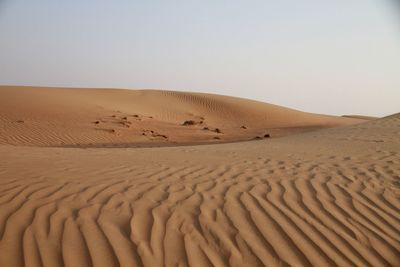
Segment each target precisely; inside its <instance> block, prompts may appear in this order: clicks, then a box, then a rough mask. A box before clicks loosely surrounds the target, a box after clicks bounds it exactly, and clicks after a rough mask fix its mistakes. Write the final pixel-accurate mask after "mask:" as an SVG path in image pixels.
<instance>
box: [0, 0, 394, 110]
mask: <svg viewBox="0 0 400 267" xmlns="http://www.w3.org/2000/svg"><path fill="white" fill-rule="evenodd" d="M0 84H3V85H4V84H8V85H37V86H68V87H103V88H104V87H106V88H160V89H171V90H172V89H176V90H182V91H198V92H210V93H218V94H225V95H233V96H239V97H246V98H251V99H256V100H260V101H264V102H269V103H274V104H278V105H283V106H287V107H292V108H296V109H300V110H304V111H309V112H317V113H326V114H338V115H340V114H365V115H372V116H383V115H389V114H392V113H395V112H400V5H398V1H397V0H334V1H324V0H282V1H272V0H254V1H244V0H242V1H238V0H229V1H228V0H217V1H215V0H214V1H211V0H203V1H192V0H185V1H183V0H181V1H178V0H169V1H161V0H159V1H156V0H152V1H134V0H119V1H109V0H68V1H54V0H35V1H28V0H0Z"/></svg>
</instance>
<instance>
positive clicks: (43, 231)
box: [0, 89, 400, 267]
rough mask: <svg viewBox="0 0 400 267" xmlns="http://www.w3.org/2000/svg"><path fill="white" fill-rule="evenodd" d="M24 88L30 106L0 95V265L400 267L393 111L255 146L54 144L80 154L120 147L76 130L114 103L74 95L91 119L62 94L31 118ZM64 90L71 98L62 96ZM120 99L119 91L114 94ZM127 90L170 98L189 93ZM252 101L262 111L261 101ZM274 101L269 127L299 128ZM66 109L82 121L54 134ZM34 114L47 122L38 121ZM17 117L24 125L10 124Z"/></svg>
mask: <svg viewBox="0 0 400 267" xmlns="http://www.w3.org/2000/svg"><path fill="white" fill-rule="evenodd" d="M21 90H26V92H27V94H29V93H32V97H29V96H26V99H27V100H31V102H29V101H27V103H26V106H22V105H21V106H20V103H19V102H18V101H19V97H20V96H15V98H14V99H10V98H9V99H8V101H5V100H4V99H3V95H4V92H7V94H9V95H12V94H11V93H10V92H11V91H12V90H11V89H6V90H5V91H4V92H2V93H0V94H2V98H1V102H2V103H1V107H0V108H1V109H2V111H1V131H0V133H1V136H0V138H1V140H2V141H1V145H0V155H1V160H0V266H73V267H74V266H127V267H130V266H399V262H400V212H399V211H400V114H397V115H393V116H390V117H386V118H383V119H377V120H372V121H368V122H364V123H358V124H353V125H348V126H340V127H336V128H331V129H323V130H318V131H312V132H308V133H302V134H297V135H291V136H286V137H282V138H270V139H264V140H259V141H248V142H237V143H226V144H208V145H201V146H179V147H151V148H122V147H119V148H106V147H95V148H78V147H59V143H58V140H60V139H61V140H64V141H63V142H66V144H68V145H74V146H75V145H77V144H78V143H79V142H81V141H84V140H87V143H85V144H88V143H93V144H104V143H106V141H107V140H108V141H113V140H114V139H112V138H109V139H107V138H105V137H104V139H102V138H103V137H102V135H101V134H97V132H96V130H93V131H92V130H86V131H85V130H82V136H75V135H72V134H76V133H78V132H79V130H81V129H84V128H85V127H86V126H85V125H86V124H83V121H86V118H87V119H88V122H89V123H90V121H91V120H92V119H100V118H97V117H96V118H95V117H93V118H92V117H90V116H92V115H91V114H92V113H91V114H90V115H88V114H86V113H90V108H93V107H95V106H96V105H99V110H102V109H104V106H105V105H106V104H107V103H108V102H107V97H108V96H107V97H104V103H103V104H98V102H96V103H94V102H90V99H89V97H88V99H82V103H84V102H86V101H88V103H87V106H88V110H89V111H88V110H86V111H85V110H69V109H70V108H71V105H77V108H78V107H79V108H82V106H81V105H83V104H81V103H80V102H79V101H77V102H74V101H67V100H68V99H66V101H65V105H66V106H65V105H63V101H61V99H60V100H59V102H56V104H54V107H53V106H50V105H51V103H52V101H53V100H54V98H56V97H55V96H54V95H51V97H50V96H49V98H48V99H42V100H41V101H43V103H46V105H47V106H42V107H39V106H35V108H36V107H37V108H38V109H37V110H35V112H28V111H29V110H31V111H32V109H31V108H32V105H33V104H32V103H34V102H35V101H36V100H35V96H34V95H35V93H33V89H32V90H31V89H21ZM46 90H47V89H46ZM48 90H50V89H48ZM17 91H19V90H17ZM41 92H44V91H41ZM48 92H50V91H48ZM62 92H65V97H66V98H67V96H68V95H69V93H67V92H66V90H65V91H63V90H62ZM86 92H88V91H85V90H82V91H77V94H78V95H80V96H81V95H85V94H86ZM106 92H107V95H108V94H110V95H112V94H111V93H108V91H106ZM19 93H20V92H19ZM120 93H121V94H122V93H125V91H122V92H120V91H118V92H117V93H116V94H120ZM21 94H22V93H21ZM23 94H25V92H24V93H23ZM41 94H42V96H43V97H44V96H46V93H41ZM49 94H50V93H49ZM87 94H88V95H89V94H92V93H91V92H90V93H89V92H88V93H87ZM129 94H130V93H129ZM133 94H139V95H142V94H143V95H147V94H156V95H160V94H162V95H166V98H171V99H176V98H178V99H179V97H180V96H182V98H183V99H186V98H185V97H186V96H187V95H188V97H189V96H191V95H192V94H183V93H182V95H180V94H181V93H162V92H160V91H157V92H134V93H133ZM71 95H72V93H71ZM195 96H199V98H200V99H203V98H202V97H210V98H212V96H203V95H201V96H200V95H195ZM71 98H72V96H71ZM189 98H190V97H189ZM216 98H217V99H219V97H216ZM38 99H39V97H38ZM99 99H100V97H99ZM221 99H223V100H224V101H225V100H226V101H228V100H229V99H231V98H224V97H221ZM96 100H98V99H96ZM121 100H123V99H121ZM54 101H55V100H54ZM126 101H127V102H126V109H125V108H123V106H124V105H123V104H121V107H117V103H116V102H115V103H114V102H112V100H110V103H114V104H115V109H116V110H117V109H118V110H120V111H121V112H125V113H126V114H128V113H130V110H128V103H129V100H126ZM149 101H150V100H149ZM182 101H184V103H190V101H189V100H182ZM185 101H188V102H185ZM221 101H222V100H221ZM232 101H238V102H240V103H246V101H245V100H238V99H232ZM224 103H225V102H224ZM240 103H236V102H235V104H238V105H239V104H240ZM256 103H258V102H256ZM3 104H5V105H6V106H3ZM114 104H109V105H110V106H112V105H114ZM7 105H8V106H7ZM160 105H162V103H161V102H160ZM221 105H222V104H221ZM255 105H256V107H255V109H256V108H260V107H259V106H257V105H260V106H263V105H265V104H261V103H260V104H255ZM49 106H50V107H49ZM100 106H101V108H100ZM190 106H191V104H187V107H190ZM6 107H7V108H12V109H11V110H7V109H6ZM145 107H146V105H143V109H145ZM228 107H229V105H228ZM233 107H234V104H232V112H234V110H235V109H234V108H233ZM248 107H249V108H252V107H253V106H252V105H249V106H248ZM269 107H270V108H271V109H273V110H276V112H277V113H276V114H282V117H281V118H280V119H281V120H282V121H280V120H278V119H277V122H274V123H272V122H271V125H274V127H275V126H277V127H280V126H281V125H283V124H285V123H287V124H286V125H292V123H295V122H296V118H297V117H296V115H295V114H294V113H296V112H297V111H292V110H286V109H284V108H280V107H276V106H272V105H271V106H270V105H266V108H269ZM67 108H68V109H67ZM173 108H176V109H179V110H178V111H177V113H172V112H171V115H167V114H165V115H164V116H165V118H167V117H171V118H175V117H174V116H177V115H174V114H178V113H179V112H181V110H180V108H181V107H179V106H178V107H171V109H173ZM208 108H209V110H210V111H209V114H212V115H214V116H215V118H213V119H208V114H200V116H204V118H205V121H206V122H207V123H210V125H214V123H215V124H218V123H219V124H218V125H216V126H219V125H220V124H221V125H222V123H223V122H224V121H225V118H222V119H220V121H218V120H219V118H218V114H217V113H218V110H214V109H218V108H221V107H220V106H208ZM25 110H26V112H25ZM48 110H52V111H53V113H52V114H50V113H48ZM105 110H106V111H99V113H98V114H99V117H101V116H103V115H104V114H106V113H107V114H109V113H108V112H109V110H108V109H105ZM204 110H206V108H204ZM238 110H241V109H240V107H238ZM244 110H245V109H243V112H244ZM4 111H6V112H4ZM283 111H288V112H289V114H292V113H291V112H293V114H294V115H293V118H292V117H290V116H289V115H288V120H289V121H290V122H285V118H286V117H285V116H284V114H283V113H279V112H283ZM58 112H59V113H58ZM249 112H254V115H255V113H256V111H253V110H251V109H250V111H249ZM71 113H74V114H81V116H82V117H80V118H78V119H76V118H74V116H72V115H71V120H70V121H66V122H65V124H66V125H69V126H71V125H72V126H74V125H76V128H74V129H65V132H64V133H63V132H62V131H61V130H60V131H59V130H58V127H61V126H60V125H62V122H57V121H56V119H57V117H58V116H60V117H62V118H64V116H65V117H66V118H68V114H71ZM125 113H124V115H125ZM142 113H143V114H141V116H154V118H156V119H158V120H161V119H160V118H159V117H158V116H162V108H160V114H161V115H156V114H153V113H156V112H153V113H151V112H150V111H149V113H145V112H142ZM191 113H193V114H194V116H196V115H197V113H194V112H193V111H191ZM179 114H180V113H179ZM296 114H297V113H296ZM14 115H15V117H13V116H14ZM22 115H23V116H22ZM110 115H112V113H111V114H110ZM300 115H304V117H302V116H300ZM40 116H48V118H49V119H48V121H46V122H40V121H39V119H38V118H40ZM86 116H87V117H86ZM237 116H238V117H240V116H243V117H246V116H249V120H248V121H245V122H246V123H247V124H248V126H249V128H250V127H256V126H257V121H254V122H253V123H254V124H251V122H252V120H250V118H251V117H252V116H253V115H251V116H250V115H246V114H243V115H240V114H239V115H237ZM258 116H260V117H262V116H265V114H259V115H258ZM267 116H268V114H267ZM270 116H271V115H270ZM314 116H316V117H315V120H316V121H319V120H320V118H321V117H319V116H320V115H312V114H304V113H299V121H301V123H299V124H298V125H300V126H302V125H303V126H304V124H306V121H307V118H310V120H313V118H314ZM83 118H84V119H83ZM257 118H259V117H257ZM322 118H325V119H326V118H327V117H324V116H322ZM328 118H331V117H328ZM182 119H183V118H181V117H179V118H177V119H176V122H178V121H181V120H182ZM332 119H333V120H336V118H335V117H333V118H332ZM13 120H24V122H15V124H16V125H14V124H13V123H14V122H12V121H13ZM53 120H54V121H53ZM171 120H172V119H171ZM208 120H210V122H208ZM273 120H274V118H271V121H273ZM340 120H342V118H340ZM345 120H348V119H345ZM81 121H82V124H80V122H81ZM232 121H234V119H232ZM243 121H244V119H243ZM243 121H240V122H239V123H238V124H237V125H240V124H241V123H242V122H243ZM25 122H26V123H27V125H25ZM278 122H279V123H282V124H279V123H278ZM347 122H348V121H346V123H347ZM17 123H19V124H17ZM30 123H32V124H30ZM74 123H76V124H74ZM168 123H170V122H168ZM265 123H269V122H268V119H266V120H265ZM20 124H22V125H23V126H21V125H20ZM110 124H111V123H110ZM132 124H133V123H132ZM171 124H172V123H171ZM228 124H229V123H226V125H228ZM315 124H316V122H315V121H312V122H309V123H308V124H307V125H314V126H315ZM10 125H13V127H14V128H12V127H10ZM30 125H32V128H29V127H30ZM154 125H155V124H154ZM224 125H225V124H224ZM298 125H297V126H298ZM72 126H71V127H72ZM25 127H26V128H25ZM45 127H49V129H48V131H47V130H45V129H47V128H45ZM162 127H164V126H162ZM162 127H161V126H160V129H161V128H162ZM168 127H169V124H168ZM168 127H167V126H165V127H164V128H162V129H167V128H168ZM171 127H172V128H173V126H171ZM174 127H175V126H174ZM176 127H183V128H184V129H186V128H185V127H192V126H182V125H178V126H176ZM194 127H196V126H194ZM232 127H236V124H235V125H234V126H232ZM259 127H260V128H259V130H260V131H261V130H267V128H263V127H264V126H259ZM221 128H222V127H221ZM26 129H31V131H32V132H25V130H26ZM179 129H180V128H179ZM223 129H224V128H222V130H223ZM227 129H228V127H227ZM193 131H195V130H193ZM227 131H228V130H227ZM11 133H15V135H11ZM91 133H95V134H93V139H91ZM173 133H174V131H172V130H171V132H170V134H171V135H172V134H173ZM189 133H190V132H189ZM186 134H187V133H184V134H182V135H185V136H186V138H188V139H187V140H189V141H193V140H192V139H190V138H193V136H195V135H193V136H191V137H190V138H189V137H187V135H186ZM122 136H123V135H122ZM176 136H178V135H176ZM189 136H190V135H189ZM176 138H178V137H176ZM115 140H119V139H117V138H115ZM121 140H122V139H121ZM204 140H207V139H204ZM67 141H68V142H67ZM121 142H122V141H121ZM124 142H125V140H124ZM52 145H53V147H51V146H52Z"/></svg>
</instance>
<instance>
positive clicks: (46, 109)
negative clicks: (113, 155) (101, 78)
mask: <svg viewBox="0 0 400 267" xmlns="http://www.w3.org/2000/svg"><path fill="white" fill-rule="evenodd" d="M361 121H364V118H343V117H334V116H325V115H317V114H311V113H305V112H301V111H297V110H293V109H288V108H284V107H280V106H276V105H271V104H267V103H262V102H257V101H252V100H248V99H240V98H234V97H227V96H220V95H211V94H200V93H183V92H171V91H158V90H111V89H108V90H107V89H62V88H34V87H10V86H0V123H1V128H0V144H11V145H27V146H77V145H81V146H97V147H98V146H154V145H156V146H159V145H177V144H196V143H215V142H227V141H239V140H251V139H262V138H264V137H277V136H283V135H289V134H293V133H298V132H304V131H310V130H315V129H320V128H327V127H334V126H339V125H347V124H353V123H358V122H361Z"/></svg>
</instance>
